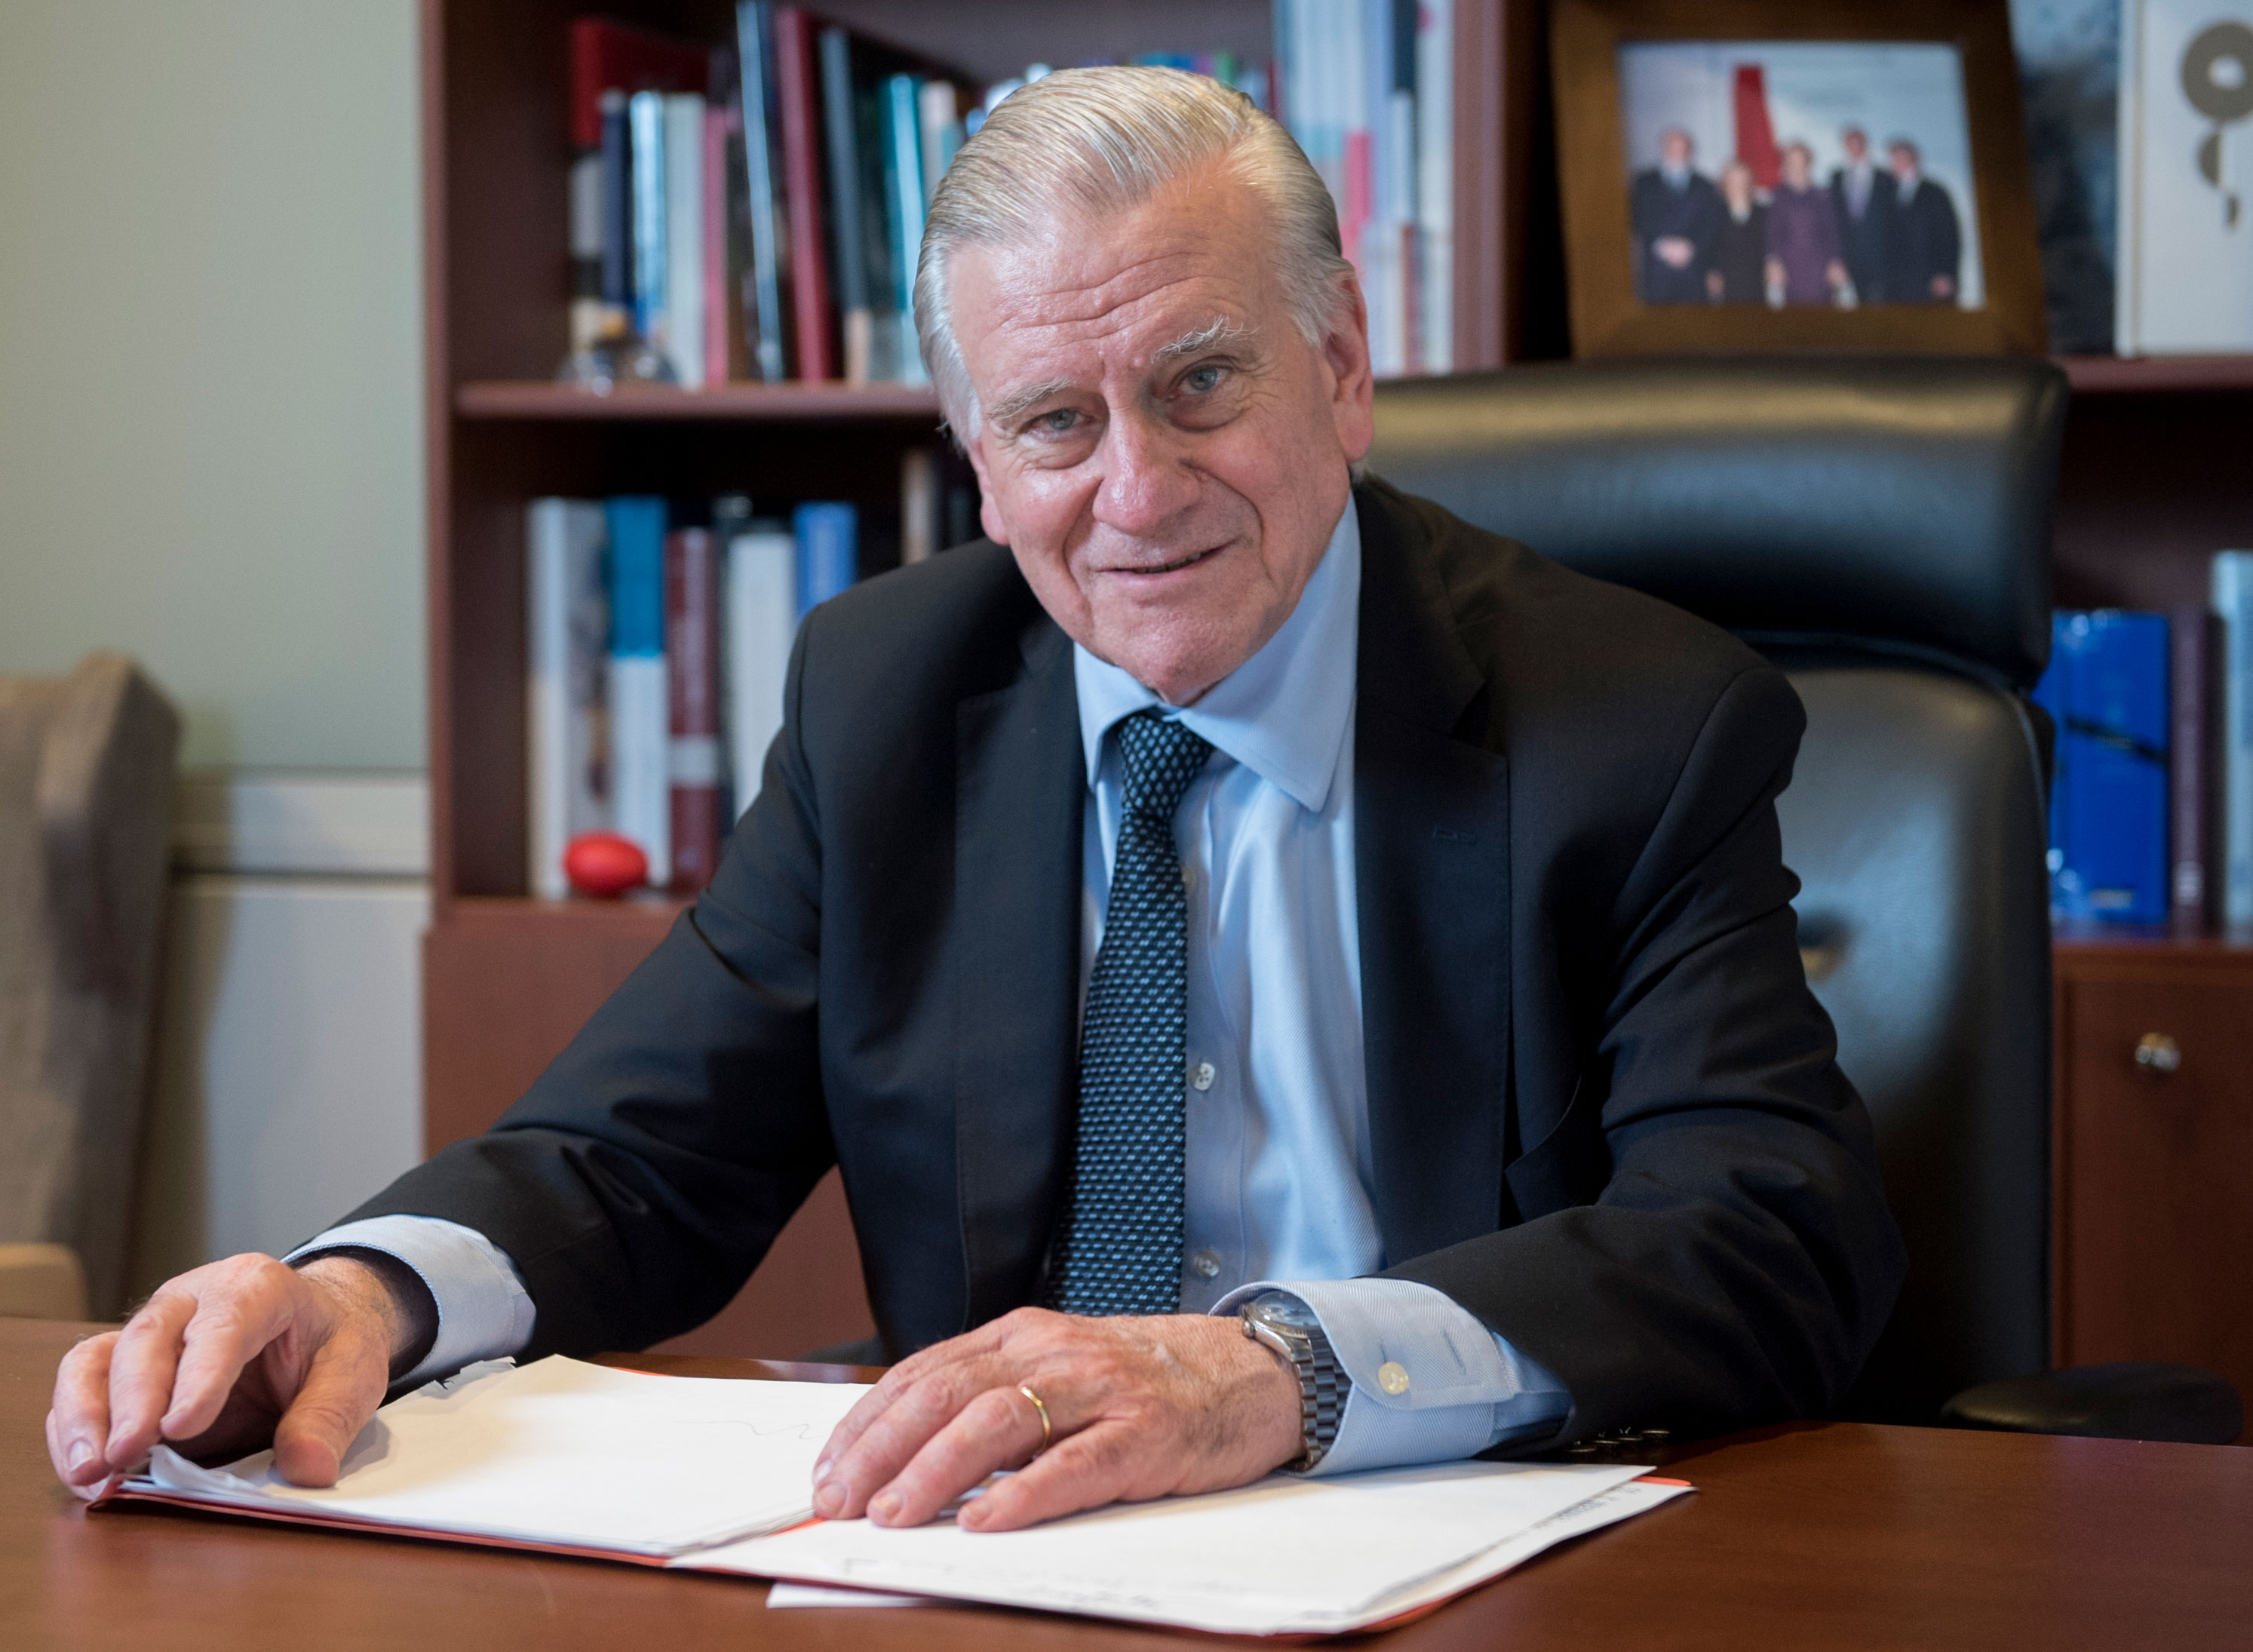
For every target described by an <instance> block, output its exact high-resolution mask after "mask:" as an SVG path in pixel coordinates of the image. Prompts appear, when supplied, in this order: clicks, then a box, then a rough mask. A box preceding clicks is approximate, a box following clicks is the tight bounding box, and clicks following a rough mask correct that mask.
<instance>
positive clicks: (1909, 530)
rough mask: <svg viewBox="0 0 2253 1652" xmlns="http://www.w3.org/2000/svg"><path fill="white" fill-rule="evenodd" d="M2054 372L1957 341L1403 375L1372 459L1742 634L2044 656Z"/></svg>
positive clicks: (2036, 662) (2009, 673) (1480, 516)
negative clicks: (1892, 349)
mask: <svg viewBox="0 0 2253 1652" xmlns="http://www.w3.org/2000/svg"><path fill="white" fill-rule="evenodd" d="M2066 394H2067V391H2066V380H2065V375H2064V374H2063V373H2061V372H2060V371H2059V370H2058V369H2057V368H2056V367H2054V366H2052V365H2051V364H2049V363H2047V362H2041V361H2024V360H1993V359H1965V358H1960V357H1954V358H1950V357H1940V358H1934V357H1906V358H1904V357H1817V358H1773V357H1770V358H1736V357H1722V358H1684V359H1671V360H1650V361H1619V362H1600V363H1591V364H1586V365H1573V366H1526V367H1513V368H1510V369H1508V370H1506V371H1504V372H1501V373H1479V374H1467V375H1464V376H1462V377H1459V378H1450V379H1423V380H1399V381H1397V382H1393V383H1389V384H1386V385H1384V386H1381V387H1379V388H1378V393H1377V446H1376V449H1375V450H1374V451H1372V452H1371V455H1370V467H1371V470H1372V471H1375V472H1376V474H1378V475H1379V476H1381V477H1385V479H1386V480H1387V481H1389V482H1392V483H1393V484H1396V485H1397V486H1399V487H1400V488H1403V489H1405V490H1406V491H1408V492H1410V493H1415V494H1420V495H1422V496H1423V497H1425V498H1429V499H1433V500H1436V501H1437V502H1438V503H1440V505H1445V506H1446V507H1447V509H1448V510H1450V511H1453V512H1454V513H1455V514H1456V515H1458V516H1460V517H1461V518H1462V519H1464V520H1466V521H1468V522H1470V523H1472V524H1474V525H1475V526H1479V527H1483V528H1486V529H1489V530H1490V531H1492V532H1495V533H1506V534H1508V535H1509V536H1510V538H1512V539H1516V540H1522V541H1524V543H1525V544H1527V545H1529V546H1531V547H1532V548H1533V549H1534V550H1536V551H1538V552H1539V553H1540V554H1543V555H1545V556H1548V557H1551V558H1553V559H1554V560H1555V561H1559V562H1563V563H1565V564H1566V565H1567V566H1569V567H1572V568H1578V569H1580V571H1581V572H1583V573H1587V574H1592V575H1595V576H1597V577H1598V578H1601V579H1608V580H1613V581H1615V582H1618V583H1620V584H1622V585H1630V586H1633V587H1635V588H1636V589H1639V590H1643V591H1647V592H1649V593H1650V594H1651V595H1652V596H1659V597H1663V598H1664V599H1665V600H1666V601H1668V602H1671V603H1676V604H1677V605H1678V606H1680V607H1683V608H1686V609H1689V610H1691V611H1692V612H1693V613H1697V614H1699V615H1702V616H1703V617H1705V618H1707V619H1710V620H1712V621H1714V622H1715V623H1717V624H1721V625H1725V626H1727V627H1728V628H1729V629H1731V630H1733V631H1746V632H1753V633H1765V634H1769V635H1775V634H1782V635H1790V636H1802V637H1807V638H1817V637H1835V638H1841V639H1847V638H1851V639H1854V640H1858V641H1866V642H1873V643H1876V644H1879V645H1895V646H1899V647H1904V648H1906V649H1908V650H1910V651H1912V652H1915V651H1924V650H1937V651H1940V652H1943V653H1946V654H1949V655H1951V656H1954V657H1956V658H1957V659H1962V660H1964V661H1966V662H1968V663H1971V664H1972V665H1973V666H1977V667H1983V668H1984V671H1985V672H1987V673H1995V674H1999V675H2000V676H2001V677H2003V678H2004V679H2005V680H2007V681H2009V682H2011V683H2012V684H2014V685H2016V686H2018V687H2029V686H2031V685H2032V684H2033V681H2034V680H2035V679H2036V678H2037V677H2039V676H2040V674H2041V670H2042V666H2043V665H2044V664H2045V663H2046V662H2047V659H2048V657H2049V633H2050V618H2049V610H2050V527H2051V518H2052V512H2053V509H2054V500H2055V497H2056V488H2057V471H2058V454H2059V448H2060V445H2061V442H2062V439H2063V436H2064V426H2065V403H2066Z"/></svg>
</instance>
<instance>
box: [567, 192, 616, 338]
mask: <svg viewBox="0 0 2253 1652" xmlns="http://www.w3.org/2000/svg"><path fill="white" fill-rule="evenodd" d="M568 187H569V192H570V201H569V207H568V211H569V232H568V233H569V235H570V243H571V310H570V321H569V330H570V338H571V353H572V354H574V355H577V354H578V353H579V352H582V351H584V350H591V349H593V348H594V346H595V345H596V342H597V341H598V340H599V339H601V338H602V337H603V335H604V334H605V333H606V332H608V331H610V327H611V321H612V317H611V312H610V310H609V308H608V306H606V305H605V304H604V303H603V152H602V150H601V149H600V148H596V149H592V150H588V151H587V152H586V153H585V154H583V155H582V156H580V157H577V158H576V159H575V160H574V161H573V162H572V163H571V171H570V174H569V184H568Z"/></svg>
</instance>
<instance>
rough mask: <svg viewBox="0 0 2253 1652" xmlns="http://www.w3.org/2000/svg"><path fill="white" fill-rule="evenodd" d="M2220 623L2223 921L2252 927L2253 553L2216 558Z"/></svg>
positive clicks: (2214, 605)
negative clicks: (2221, 645) (2221, 644)
mask: <svg viewBox="0 0 2253 1652" xmlns="http://www.w3.org/2000/svg"><path fill="white" fill-rule="evenodd" d="M2209 605H2210V606H2211V607H2212V609H2213V610H2214V613H2215V617H2216V618H2218V619H2219V620H2220V621H2221V622H2222V639H2223V650H2222V656H2223V657H2222V738H2221V744H2222V805H2221V806H2222V867H2223V880H2222V921H2223V922H2224V923H2227V924H2253V551H2220V552H2217V553H2215V558H2214V564H2213V570H2212V598H2211V602H2210V604H2209Z"/></svg>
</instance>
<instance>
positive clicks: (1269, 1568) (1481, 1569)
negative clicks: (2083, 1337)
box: [673, 1462, 1683, 1635]
mask: <svg viewBox="0 0 2253 1652" xmlns="http://www.w3.org/2000/svg"><path fill="white" fill-rule="evenodd" d="M1645 1472H1647V1471H1646V1470H1644V1469H1642V1468H1636V1467H1617V1466H1610V1465H1580V1464H1572V1465H1561V1464H1540V1463H1479V1462H1468V1463H1450V1464H1444V1465H1437V1466H1433V1467H1424V1468H1412V1469H1388V1470H1385V1471H1381V1472H1378V1473H1374V1474H1350V1475H1343V1476H1340V1477H1338V1478H1336V1479H1332V1480H1300V1479H1294V1478H1292V1477H1289V1476H1281V1475H1278V1476H1273V1477H1270V1478H1269V1479H1266V1480H1264V1481H1259V1483H1258V1484H1256V1485H1253V1486H1249V1487H1245V1488H1243V1489H1241V1490H1238V1491H1231V1492H1219V1493H1215V1494H1213V1495H1209V1496H1203V1497H1181V1498H1169V1499H1167V1500H1165V1501H1163V1502H1154V1503H1141V1504H1135V1505H1132V1506H1128V1507H1121V1508H1114V1509H1100V1510H1098V1511H1096V1512H1094V1513H1092V1514H1086V1515H1080V1516H1074V1517H1073V1518H1071V1519H1069V1520H1061V1521H1057V1522H1054V1523H1050V1524H1048V1525H1045V1526H1036V1527H1035V1528H1033V1529H1032V1530H1029V1531H1021V1532H1005V1533H973V1532H968V1531H965V1530H961V1529H960V1528H959V1527H958V1526H956V1525H955V1524H954V1523H952V1522H951V1521H941V1522H935V1523H931V1524H930V1525H926V1526H919V1527H916V1528H913V1529H912V1530H885V1529H883V1528H880V1527H876V1526H872V1525H870V1524H869V1523H868V1522H867V1521H865V1520H853V1521H827V1522H822V1523H818V1524H813V1525H807V1526H801V1527H799V1528H797V1529H796V1530H789V1531H783V1532H779V1533H777V1534H775V1535H773V1536H771V1537H759V1538H753V1539H750V1540H749V1541H745V1542H742V1543H736V1544H727V1545H724V1546H722V1547H720V1548H716V1549H710V1550H706V1551H701V1552H700V1553H697V1554H695V1555H693V1556H688V1557H686V1558H682V1559H680V1560H676V1561H674V1562H673V1565H680V1566H691V1567H694V1568H696V1569H697V1570H700V1571H723V1572H744V1573H748V1574H750V1575H753V1576H757V1577H776V1578H786V1579H794V1580H797V1581H800V1582H810V1583H824V1584H835V1585H844V1586H854V1587H860V1588H865V1589H876V1590H885V1591H893V1592H900V1593H914V1594H926V1595H937V1596H943V1597H947V1598H951V1599H955V1600H978V1601H984V1602H987V1603H990V1604H994V1605H1003V1606H1016V1607H1042V1608H1045V1609H1048V1610H1050V1611H1061V1612H1073V1613H1084V1614H1092V1615H1095V1616H1099V1617H1109V1618H1126V1619H1131V1620H1134V1621H1141V1622H1148V1623H1164V1624H1174V1625H1178V1626H1181V1627H1183V1628H1198V1629H1207V1630H1212V1631H1215V1632H1218V1633H1224V1634H1239V1635H1279V1634H1337V1633H1341V1632H1343V1631H1345V1630H1348V1629H1352V1628H1359V1627H1362V1626H1364V1625H1367V1624H1371V1623H1377V1622H1381V1621H1384V1620H1385V1619H1387V1618H1390V1617H1394V1616H1397V1615H1399V1614H1401V1613H1403V1612H1408V1611H1412V1610H1414V1609H1415V1608H1417V1607H1419V1606H1425V1605H1428V1604H1430V1603H1431V1602H1433V1601H1435V1600H1445V1599H1446V1598H1447V1596H1449V1595H1451V1594H1454V1593H1457V1592H1458V1591H1460V1590H1462V1589H1465V1588H1468V1587H1470V1586H1472V1585H1473V1584H1475V1583H1478V1582H1482V1581H1483V1580H1484V1579H1488V1578H1490V1577H1494V1576H1496V1575H1497V1574H1499V1573H1500V1572H1504V1571H1507V1570H1508V1569H1509V1568H1510V1566H1512V1565H1517V1564H1518V1563H1519V1562H1520V1561H1522V1560H1524V1559H1525V1558H1527V1557H1528V1556H1531V1555H1533V1554H1537V1553H1538V1552H1539V1551H1541V1550H1543V1549H1545V1548H1547V1547H1548V1546H1550V1545H1551V1544H1555V1543H1559V1542H1562V1541H1563V1540H1564V1539H1566V1537H1574V1536H1577V1535H1579V1534H1580V1532H1583V1531H1587V1530H1594V1529H1595V1528H1596V1527H1598V1526H1601V1525H1605V1524H1608V1523H1611V1522H1612V1521H1615V1520H1620V1519H1624V1518H1626V1517H1627V1516H1629V1515H1634V1514H1639V1513H1641V1512H1643V1510H1644V1509H1649V1508H1653V1507H1656V1506H1657V1504H1658V1503H1659V1502H1664V1501H1665V1500H1666V1499H1667V1498H1668V1497H1671V1496H1673V1495H1677V1494H1678V1492H1679V1491H1680V1490H1681V1489H1683V1488H1680V1487H1672V1486H1657V1485H1651V1484H1649V1483H1630V1482H1633V1481H1635V1477H1636V1475H1638V1474H1643V1473H1645Z"/></svg>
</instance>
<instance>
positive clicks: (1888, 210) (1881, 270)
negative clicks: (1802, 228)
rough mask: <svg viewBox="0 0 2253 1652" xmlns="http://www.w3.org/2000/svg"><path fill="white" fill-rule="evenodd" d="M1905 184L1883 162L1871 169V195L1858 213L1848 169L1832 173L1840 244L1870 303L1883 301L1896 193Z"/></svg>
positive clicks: (1860, 294)
mask: <svg viewBox="0 0 2253 1652" xmlns="http://www.w3.org/2000/svg"><path fill="white" fill-rule="evenodd" d="M1900 188H1901V184H1900V181H1899V180H1898V179H1896V178H1894V175H1893V174H1892V173H1891V172H1888V171H1886V169H1885V168H1884V167H1882V166H1873V167H1872V168H1871V169H1870V193H1869V198H1868V199H1866V200H1865V201H1864V202H1863V203H1862V215H1861V216H1860V217H1859V218H1857V217H1855V216H1854V214H1853V213H1852V210H1850V206H1849V203H1848V201H1847V198H1846V169H1845V167H1843V166H1841V167H1838V169H1836V170H1835V171H1832V172H1831V206H1833V207H1834V208H1835V209H1836V210H1837V212H1838V247H1839V253H1840V255H1841V256H1842V257H1843V258H1844V259H1845V262H1846V273H1847V274H1848V275H1852V277H1853V278H1854V296H1855V297H1856V298H1857V299H1858V300H1859V301H1860V302H1861V303H1866V304H1881V303H1886V302H1887V298H1888V297H1889V296H1890V295H1889V294H1887V291H1886V246H1887V240H1889V238H1890V236H1891V234H1892V230H1893V214H1894V195H1895V194H1896V193H1897V192H1899V190H1900Z"/></svg>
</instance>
